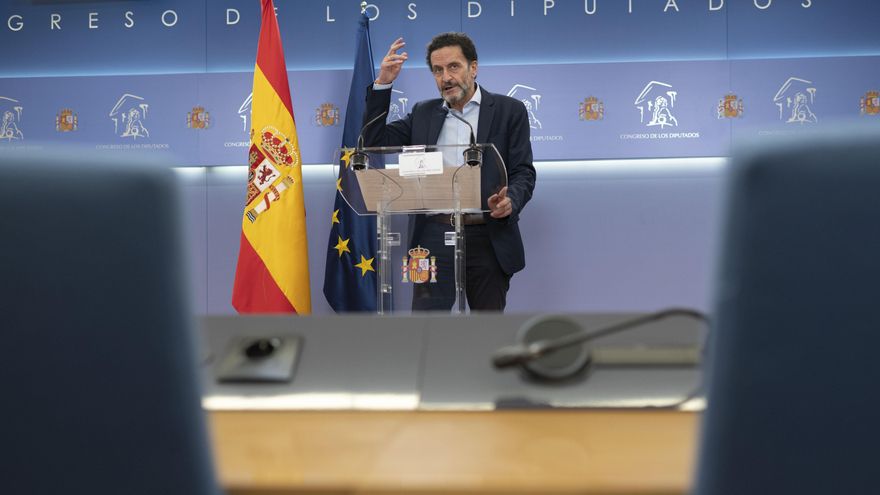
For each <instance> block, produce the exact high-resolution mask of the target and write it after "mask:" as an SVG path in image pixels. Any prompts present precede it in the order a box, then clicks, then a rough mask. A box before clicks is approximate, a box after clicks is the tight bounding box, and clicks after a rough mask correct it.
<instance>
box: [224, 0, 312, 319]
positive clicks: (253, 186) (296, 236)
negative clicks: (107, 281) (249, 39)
mask: <svg viewBox="0 0 880 495" xmlns="http://www.w3.org/2000/svg"><path fill="white" fill-rule="evenodd" d="M261 1H262V20H261V25H260V39H259V44H258V46H257V63H256V66H255V68H254V92H253V100H252V103H251V132H250V135H251V146H250V149H249V152H248V183H247V196H246V205H245V208H244V213H243V214H242V222H241V247H240V248H239V253H238V266H237V267H236V270H235V283H234V285H233V289H232V305H233V307H235V309H236V310H237V311H238V312H239V313H298V314H309V313H311V295H310V288H309V260H308V242H307V238H306V215H305V204H304V200H303V188H302V169H301V163H300V153H299V143H298V140H297V136H296V123H295V121H294V117H293V104H292V103H291V98H290V89H289V86H288V83H287V69H286V66H285V63H284V51H283V48H282V45H281V34H280V32H279V29H278V21H277V19H276V18H275V8H274V5H273V2H272V0H261Z"/></svg>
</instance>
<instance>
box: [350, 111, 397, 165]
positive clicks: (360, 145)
mask: <svg viewBox="0 0 880 495" xmlns="http://www.w3.org/2000/svg"><path fill="white" fill-rule="evenodd" d="M386 115H388V110H385V111H384V112H382V113H380V114H379V115H377V116H375V117H373V118H372V119H370V121H369V122H367V123H366V124H364V126H363V127H361V132H360V134H358V139H357V144H356V145H355V150H354V153H352V155H351V167H352V168H353V169H355V170H364V169H365V168H367V167H369V166H370V157H369V156H368V155H367V154H366V153H364V152H363V151H362V150H363V149H364V131H366V130H367V128H368V127H370V126H371V125H373V124H374V123H375V122H376V121H377V120H379V119H381V118H382V117H384V116H386Z"/></svg>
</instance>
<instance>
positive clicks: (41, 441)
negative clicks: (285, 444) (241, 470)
mask: <svg viewBox="0 0 880 495" xmlns="http://www.w3.org/2000/svg"><path fill="white" fill-rule="evenodd" d="M0 153H2V151H0ZM30 155H31V156H23V155H11V154H7V153H4V154H0V211H2V215H0V232H2V242H0V268H2V270H0V273H2V276H0V306H2V312H0V329H2V349H3V353H2V354H3V356H2V358H0V376H2V377H3V378H2V379H3V382H4V385H3V406H2V408H3V414H2V418H3V425H2V427H0V428H2V429H3V430H4V434H3V435H0V437H2V438H3V439H4V440H3V449H4V451H5V452H6V454H7V456H5V458H6V459H7V460H6V461H4V465H3V472H4V473H5V474H4V476H3V489H2V491H3V492H4V493H10V494H12V493H28V494H59V493H90V494H111V493H113V494H126V495H133V494H143V495H157V494H163V495H169V494H181V495H182V494H187V495H199V494H207V493H216V492H217V490H216V481H215V477H214V472H213V468H212V462H211V454H210V449H209V444H208V438H207V432H206V427H205V421H204V414H203V412H202V410H201V406H200V396H199V388H198V381H197V375H196V373H197V366H196V362H195V360H196V357H195V356H196V355H195V352H194V335H193V333H192V332H193V328H192V326H191V315H190V313H189V309H188V308H189V305H188V303H187V290H185V284H184V283H183V277H184V276H185V273H186V271H185V270H184V268H183V263H182V260H181V255H182V253H183V249H182V248H183V246H182V245H181V237H182V233H181V232H180V229H179V227H180V226H179V224H178V219H179V218H180V217H181V213H180V211H179V209H178V204H179V202H178V198H177V190H176V188H175V184H174V177H173V175H172V172H171V171H170V170H167V169H165V168H164V167H162V166H157V165H156V164H155V163H153V164H152V165H150V164H147V163H140V164H139V163H138V162H137V160H134V161H132V160H130V159H127V160H126V161H122V160H120V161H117V162H115V163H111V162H110V161H109V160H108V159H107V158H101V157H95V156H83V155H81V154H80V155H78V154H76V153H70V154H68V155H66V156H46V155H43V154H34V153H31V154H30ZM150 166H151V167H152V168H150Z"/></svg>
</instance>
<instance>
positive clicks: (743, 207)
mask: <svg viewBox="0 0 880 495" xmlns="http://www.w3.org/2000/svg"><path fill="white" fill-rule="evenodd" d="M731 167H732V168H731V176H730V189H729V195H728V205H727V210H726V218H725V224H724V225H723V228H722V232H723V233H722V236H721V237H722V242H721V245H722V246H723V247H722V249H721V250H722V254H721V256H720V263H719V270H718V278H717V282H716V287H715V297H716V306H715V310H714V316H713V318H714V321H715V325H714V327H715V328H714V330H713V334H712V335H711V336H710V351H709V352H710V369H709V372H708V408H707V410H706V412H705V414H704V418H703V421H704V422H703V425H702V428H703V429H702V437H701V445H700V453H699V461H698V464H699V465H698V468H697V475H696V484H695V493H697V494H699V495H722V494H723V495H727V494H730V495H734V494H735V495H741V494H773V495H780V494H798V495H805V494H828V493H872V492H875V491H876V490H877V489H876V487H875V484H876V474H875V473H876V468H877V466H876V464H877V462H876V459H877V456H876V452H877V449H878V445H880V444H878V442H880V419H878V418H880V392H878V390H880V385H878V380H880V357H878V350H880V134H877V133H874V134H871V135H860V136H858V137H841V138H836V139H835V138H831V137H828V138H824V139H818V140H817V139H810V140H799V141H794V142H790V143H787V144H785V145H783V146H777V147H776V148H775V149H770V148H767V149H764V150H763V151H753V152H752V153H750V154H747V155H743V156H742V157H740V158H735V159H734V160H732V164H731Z"/></svg>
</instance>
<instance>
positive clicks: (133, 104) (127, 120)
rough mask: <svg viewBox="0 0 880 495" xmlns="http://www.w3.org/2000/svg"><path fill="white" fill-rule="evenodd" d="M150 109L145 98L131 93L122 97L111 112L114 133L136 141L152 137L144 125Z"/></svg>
mask: <svg viewBox="0 0 880 495" xmlns="http://www.w3.org/2000/svg"><path fill="white" fill-rule="evenodd" d="M149 108H150V105H149V104H147V102H146V101H144V98H143V97H140V96H137V95H133V94H129V93H126V94H124V95H122V96H121V97H120V98H119V101H117V102H116V105H115V106H114V107H113V110H110V120H112V121H113V132H114V133H115V134H117V135H118V136H119V137H123V138H127V137H130V138H132V139H134V140H135V141H137V138H148V137H150V131H149V130H148V129H147V127H146V126H145V125H144V121H146V120H147V110H148V109H149Z"/></svg>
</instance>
